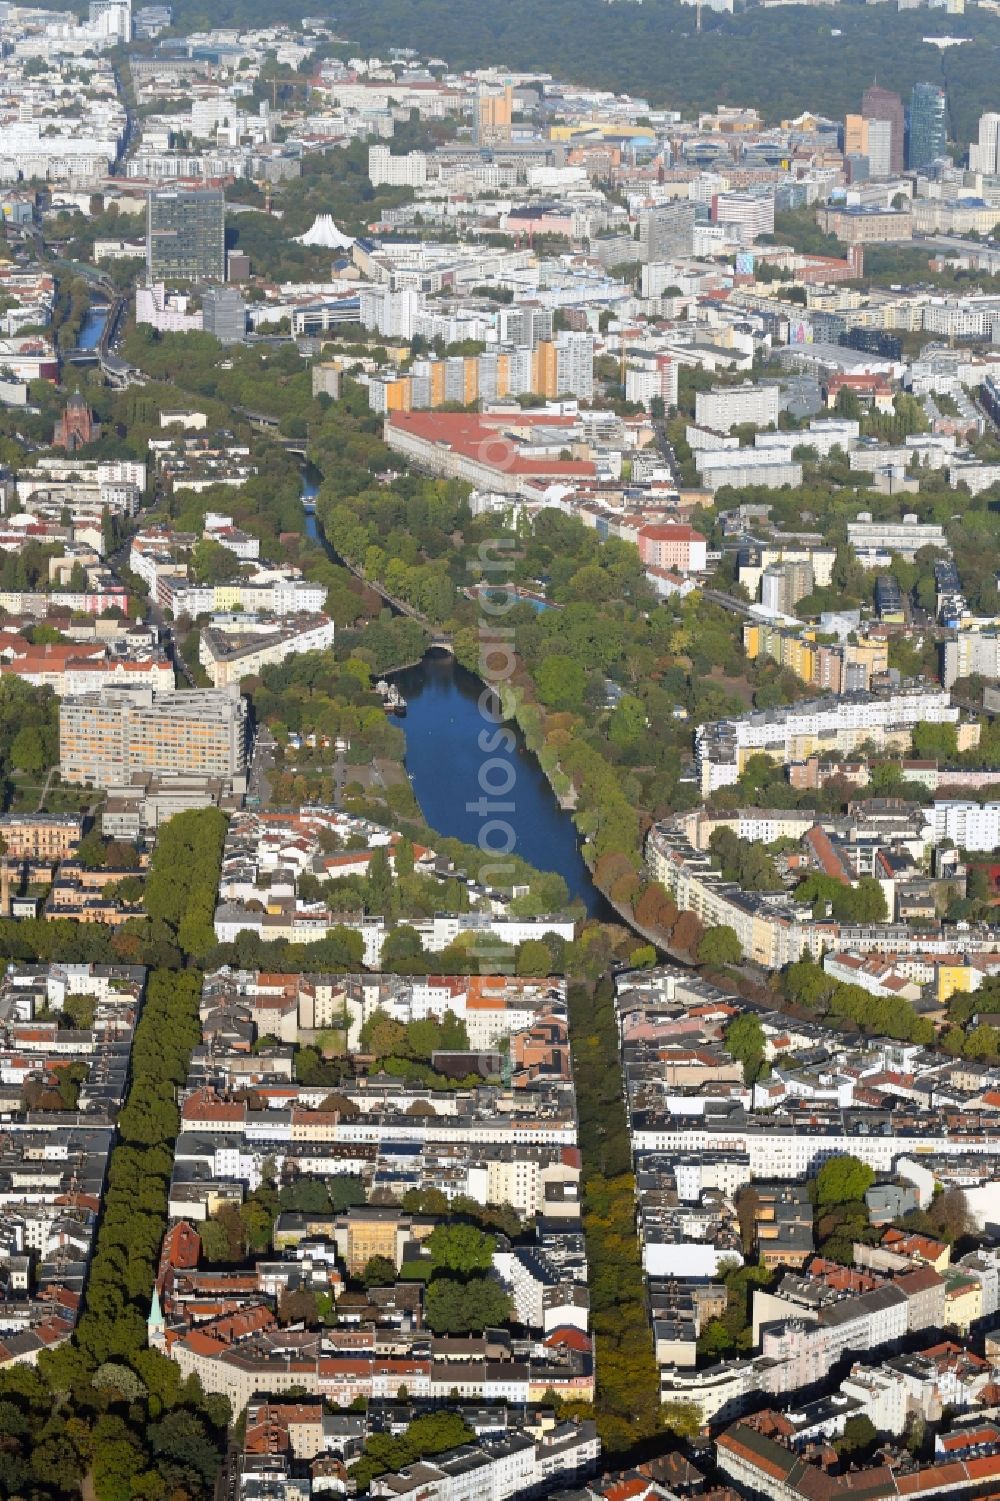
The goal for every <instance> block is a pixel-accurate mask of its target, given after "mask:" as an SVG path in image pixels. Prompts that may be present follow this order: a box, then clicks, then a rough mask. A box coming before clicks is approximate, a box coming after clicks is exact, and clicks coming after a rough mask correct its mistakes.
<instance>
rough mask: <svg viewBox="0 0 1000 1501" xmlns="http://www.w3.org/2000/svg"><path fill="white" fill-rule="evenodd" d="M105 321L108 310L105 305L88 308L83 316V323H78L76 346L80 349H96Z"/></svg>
mask: <svg viewBox="0 0 1000 1501" xmlns="http://www.w3.org/2000/svg"><path fill="white" fill-rule="evenodd" d="M107 321H108V310H107V308H106V307H90V308H88V309H87V311H86V313H85V314H84V316H83V323H82V324H81V325H80V338H79V340H78V341H77V347H78V348H80V349H96V347H97V345H98V344H99V343H100V342H101V335H102V334H103V332H104V325H105V323H107Z"/></svg>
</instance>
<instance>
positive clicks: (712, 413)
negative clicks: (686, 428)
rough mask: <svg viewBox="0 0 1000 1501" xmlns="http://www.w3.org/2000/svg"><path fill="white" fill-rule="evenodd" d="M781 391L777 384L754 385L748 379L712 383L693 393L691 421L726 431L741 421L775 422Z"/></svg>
mask: <svg viewBox="0 0 1000 1501" xmlns="http://www.w3.org/2000/svg"><path fill="white" fill-rule="evenodd" d="M780 408H781V393H780V392H779V390H778V387H777V386H755V385H751V383H750V382H749V381H746V382H744V384H743V385H741V386H716V387H715V388H714V389H713V390H711V391H699V392H698V393H697V395H696V396H695V408H694V410H695V422H696V423H697V424H698V426H699V427H711V428H714V429H715V431H716V432H721V433H728V432H731V431H732V429H733V428H734V427H739V426H740V425H741V424H742V423H744V422H752V423H753V424H754V425H755V426H756V427H767V426H768V424H769V423H771V422H777V420H778V412H779V411H780Z"/></svg>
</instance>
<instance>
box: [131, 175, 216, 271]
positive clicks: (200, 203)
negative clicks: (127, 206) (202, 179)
mask: <svg viewBox="0 0 1000 1501" xmlns="http://www.w3.org/2000/svg"><path fill="white" fill-rule="evenodd" d="M146 270H147V272H148V273H149V278H150V280H151V281H154V282H157V281H163V282H171V281H225V279H226V202H225V197H224V195H223V192H222V189H221V188H169V189H163V190H162V191H158V192H153V193H150V195H149V199H148V203H147V210H146Z"/></svg>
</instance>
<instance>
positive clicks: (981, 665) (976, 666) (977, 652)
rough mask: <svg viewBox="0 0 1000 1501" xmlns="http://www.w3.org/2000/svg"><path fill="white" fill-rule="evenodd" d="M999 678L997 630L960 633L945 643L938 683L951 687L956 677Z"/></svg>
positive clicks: (999, 647)
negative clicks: (974, 675) (939, 681)
mask: <svg viewBox="0 0 1000 1501" xmlns="http://www.w3.org/2000/svg"><path fill="white" fill-rule="evenodd" d="M973 673H975V674H976V675H977V676H978V677H983V678H992V679H993V680H996V679H1000V634H997V632H996V631H982V632H980V631H960V632H959V633H958V634H957V635H956V636H951V637H950V638H949V639H948V640H947V641H945V642H944V644H943V647H942V650H941V681H942V682H943V683H944V686H945V687H946V688H950V687H951V686H952V685H953V684H954V682H955V680H956V679H957V678H967V677H971V676H972V675H973Z"/></svg>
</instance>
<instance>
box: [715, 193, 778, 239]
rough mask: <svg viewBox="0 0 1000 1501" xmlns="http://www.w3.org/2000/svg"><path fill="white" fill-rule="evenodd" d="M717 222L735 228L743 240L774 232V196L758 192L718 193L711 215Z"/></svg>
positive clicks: (728, 227)
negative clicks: (713, 211)
mask: <svg viewBox="0 0 1000 1501" xmlns="http://www.w3.org/2000/svg"><path fill="white" fill-rule="evenodd" d="M713 217H714V219H715V222H716V223H717V224H721V225H724V226H725V227H726V228H727V229H733V230H736V231H737V232H738V234H739V238H740V239H741V240H744V241H749V240H755V239H756V238H757V236H758V235H770V234H773V233H774V198H773V197H772V196H771V195H770V194H767V195H764V194H758V193H720V194H719V196H718V198H717V199H716V200H715V213H714V215H713Z"/></svg>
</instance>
